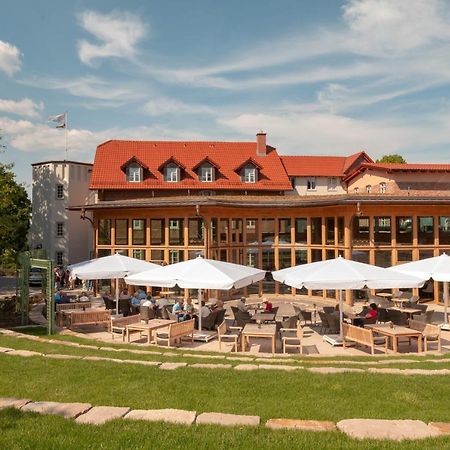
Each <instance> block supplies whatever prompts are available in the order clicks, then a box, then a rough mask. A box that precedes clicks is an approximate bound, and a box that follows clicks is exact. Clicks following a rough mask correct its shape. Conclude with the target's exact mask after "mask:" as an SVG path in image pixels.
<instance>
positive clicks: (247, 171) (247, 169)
mask: <svg viewBox="0 0 450 450" xmlns="http://www.w3.org/2000/svg"><path fill="white" fill-rule="evenodd" d="M257 180H258V169H257V168H256V167H255V166H254V165H253V164H247V165H246V166H244V168H243V170H242V181H243V182H244V183H248V184H253V183H256V181H257Z"/></svg>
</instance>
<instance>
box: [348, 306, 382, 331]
mask: <svg viewBox="0 0 450 450" xmlns="http://www.w3.org/2000/svg"><path fill="white" fill-rule="evenodd" d="M369 306H370V310H369V312H368V313H367V314H366V315H365V316H364V317H358V318H357V319H354V320H353V325H356V326H357V327H363V326H364V324H365V323H366V322H369V321H370V322H371V323H374V322H375V321H376V320H377V318H378V305H377V304H376V303H371V304H370V305H369Z"/></svg>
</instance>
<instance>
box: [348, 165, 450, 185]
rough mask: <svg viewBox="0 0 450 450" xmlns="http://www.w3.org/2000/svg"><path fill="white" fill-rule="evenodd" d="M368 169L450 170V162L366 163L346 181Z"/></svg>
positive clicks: (388, 170) (397, 170) (404, 170)
mask: <svg viewBox="0 0 450 450" xmlns="http://www.w3.org/2000/svg"><path fill="white" fill-rule="evenodd" d="M366 170H382V171H386V172H388V173H389V172H450V164H394V163H364V164H361V165H360V166H359V167H358V168H357V170H355V171H354V172H351V173H350V174H349V175H348V176H347V177H346V178H345V181H350V180H351V179H352V178H354V177H355V176H356V175H358V174H360V173H362V172H365V171H366Z"/></svg>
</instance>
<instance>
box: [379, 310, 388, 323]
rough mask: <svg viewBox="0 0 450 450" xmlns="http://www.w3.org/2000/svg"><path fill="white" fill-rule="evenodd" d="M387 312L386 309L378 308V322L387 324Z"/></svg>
mask: <svg viewBox="0 0 450 450" xmlns="http://www.w3.org/2000/svg"><path fill="white" fill-rule="evenodd" d="M388 321H389V319H388V312H387V309H386V308H378V322H388Z"/></svg>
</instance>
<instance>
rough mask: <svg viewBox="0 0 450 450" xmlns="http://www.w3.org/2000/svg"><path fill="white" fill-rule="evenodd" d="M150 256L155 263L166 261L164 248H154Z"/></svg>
mask: <svg viewBox="0 0 450 450" xmlns="http://www.w3.org/2000/svg"><path fill="white" fill-rule="evenodd" d="M150 258H151V260H152V261H153V262H154V263H162V262H163V261H164V250H152V251H151V252H150Z"/></svg>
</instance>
